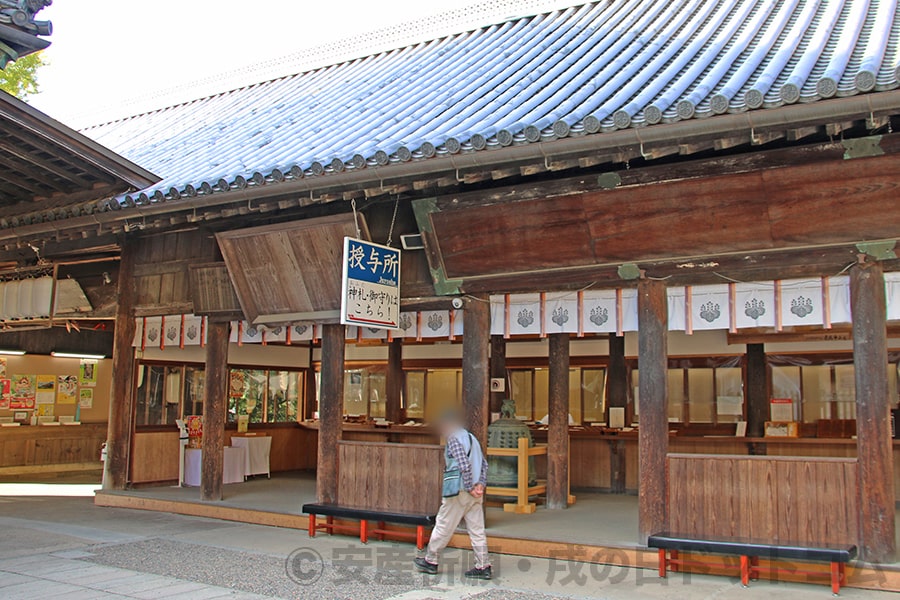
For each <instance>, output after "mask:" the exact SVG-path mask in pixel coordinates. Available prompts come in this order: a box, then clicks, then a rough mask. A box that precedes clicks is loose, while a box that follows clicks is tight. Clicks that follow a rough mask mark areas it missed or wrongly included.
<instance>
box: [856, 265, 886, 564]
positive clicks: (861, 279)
mask: <svg viewBox="0 0 900 600" xmlns="http://www.w3.org/2000/svg"><path fill="white" fill-rule="evenodd" d="M850 314H851V317H852V320H853V365H854V367H855V369H854V370H855V375H856V436H857V437H856V445H857V455H858V457H859V464H858V472H859V481H858V489H859V507H860V515H859V523H860V537H861V538H862V539H861V542H862V543H861V552H860V558H862V559H863V560H865V561H869V562H875V563H884V562H892V560H893V556H894V551H895V549H896V548H895V538H894V528H895V523H894V519H895V513H894V479H893V478H894V457H893V448H892V443H891V425H890V408H891V406H890V405H891V401H890V399H889V389H888V378H887V361H888V356H887V324H886V319H887V316H886V309H885V292H884V273H883V271H882V268H881V265H880V264H879V263H860V264H857V265H855V266H853V267H852V268H851V269H850Z"/></svg>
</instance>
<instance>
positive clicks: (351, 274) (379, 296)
mask: <svg viewBox="0 0 900 600" xmlns="http://www.w3.org/2000/svg"><path fill="white" fill-rule="evenodd" d="M341 323H343V324H344V325H359V326H364V327H375V328H380V329H399V328H400V250H398V249H395V248H389V247H387V246H381V245H379V244H373V243H372V242H366V241H364V240H357V239H354V238H350V237H345V238H344V269H343V278H342V288H341Z"/></svg>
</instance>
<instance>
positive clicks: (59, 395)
mask: <svg viewBox="0 0 900 600" xmlns="http://www.w3.org/2000/svg"><path fill="white" fill-rule="evenodd" d="M77 396H78V377H77V376H75V375H59V376H57V378H56V402H57V404H75V399H76V397H77Z"/></svg>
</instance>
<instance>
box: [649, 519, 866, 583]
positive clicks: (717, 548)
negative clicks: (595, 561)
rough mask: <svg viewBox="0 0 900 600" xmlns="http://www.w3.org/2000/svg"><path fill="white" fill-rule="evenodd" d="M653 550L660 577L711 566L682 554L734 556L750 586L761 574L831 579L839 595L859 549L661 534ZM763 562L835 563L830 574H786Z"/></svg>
mask: <svg viewBox="0 0 900 600" xmlns="http://www.w3.org/2000/svg"><path fill="white" fill-rule="evenodd" d="M647 545H648V546H649V547H651V548H657V549H659V576H660V577H665V576H666V571H668V570H669V567H670V566H671V567H672V571H678V569H679V567H685V566H708V565H707V564H705V563H701V562H698V561H687V560H684V559H682V558H680V557H679V552H700V553H704V554H730V555H736V556H740V557H741V564H740V569H741V583H742V584H743V585H744V587H746V586H748V585H749V584H750V579H751V578H754V579H755V578H756V577H757V576H758V574H759V573H763V572H764V573H775V574H777V573H779V572H787V573H793V574H800V575H822V576H828V575H830V576H831V591H832V592H833V593H834V594H835V595H837V594H839V593H840V591H841V585H843V584H844V583H845V582H846V575H845V572H844V567H845V565H846V564H847V563H848V562H850V561H851V560H853V559H854V558H856V546H853V545H846V546H834V545H810V544H794V543H771V542H766V541H762V540H751V539H741V538H728V537H719V538H698V537H693V536H684V535H678V534H673V533H658V534H655V535H651V536H650V538H649V539H648V540H647ZM760 558H766V559H771V560H799V561H804V562H827V563H831V570H830V573H825V572H823V571H800V570H796V569H790V570H784V569H778V568H777V567H775V566H765V567H764V566H761V565H760V564H759V559H760Z"/></svg>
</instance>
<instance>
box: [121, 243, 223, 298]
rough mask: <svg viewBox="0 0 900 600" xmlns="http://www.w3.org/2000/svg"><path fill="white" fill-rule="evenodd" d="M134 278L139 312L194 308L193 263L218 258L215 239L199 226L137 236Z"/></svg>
mask: <svg viewBox="0 0 900 600" xmlns="http://www.w3.org/2000/svg"><path fill="white" fill-rule="evenodd" d="M134 245H135V249H134V251H135V267H134V278H135V286H136V299H135V314H136V316H151V315H173V314H182V313H191V312H193V302H192V301H191V289H190V277H189V274H190V266H191V265H192V264H198V263H207V262H211V261H214V260H215V259H216V256H217V253H218V250H217V248H216V243H215V239H214V238H213V237H212V235H211V234H209V233H208V232H203V231H200V230H196V229H194V230H187V231H176V232H172V233H165V234H160V235H151V236H146V237H141V238H137V239H136V240H135V242H134Z"/></svg>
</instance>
